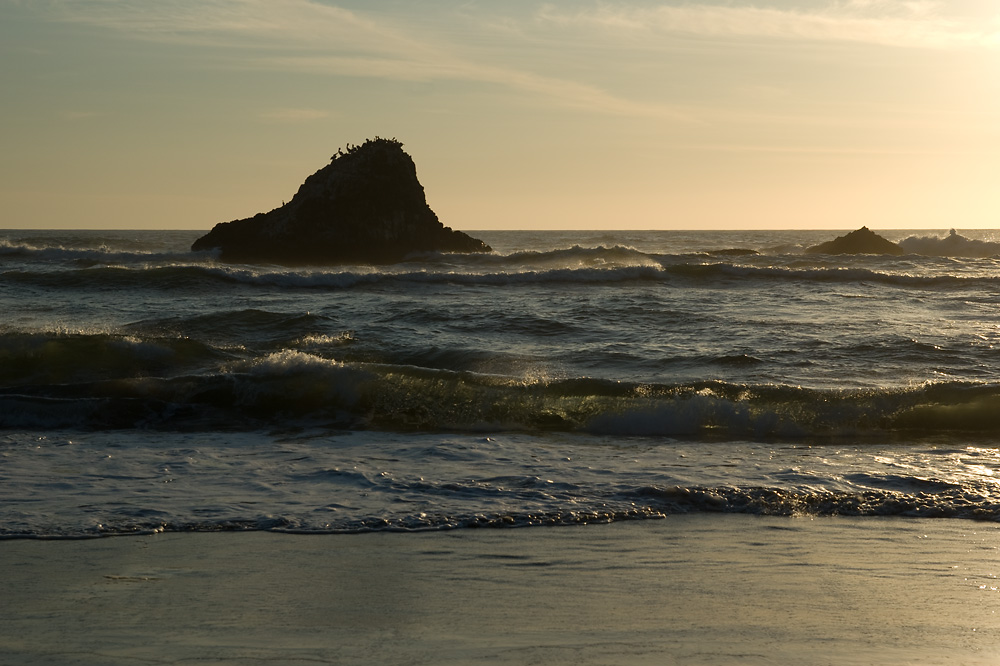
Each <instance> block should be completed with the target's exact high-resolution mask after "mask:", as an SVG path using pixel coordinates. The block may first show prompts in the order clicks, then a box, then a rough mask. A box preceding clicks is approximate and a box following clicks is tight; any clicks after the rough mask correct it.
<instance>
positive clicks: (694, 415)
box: [0, 312, 1000, 439]
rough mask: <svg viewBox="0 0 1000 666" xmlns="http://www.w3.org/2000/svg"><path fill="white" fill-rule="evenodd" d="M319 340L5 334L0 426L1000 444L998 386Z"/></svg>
mask: <svg viewBox="0 0 1000 666" xmlns="http://www.w3.org/2000/svg"><path fill="white" fill-rule="evenodd" d="M241 316H242V317H244V319H246V320H247V321H248V323H247V324H245V325H253V326H258V327H260V326H264V327H266V326H268V325H275V326H278V327H279V328H280V322H278V321H277V320H276V319H274V318H273V317H267V316H264V315H262V314H260V313H253V312H250V313H242V315H241ZM209 324H210V322H209ZM310 344H311V343H310V338H309V337H306V338H303V339H302V344H301V348H299V349H289V348H283V349H280V350H278V351H271V352H268V351H266V350H265V351H264V352H262V353H260V354H259V355H255V354H250V353H248V352H247V351H246V350H245V349H239V348H226V347H225V346H214V345H210V344H207V343H203V342H197V341H193V340H190V339H187V338H183V337H176V338H170V337H161V338H153V339H146V340H143V339H139V338H131V337H128V336H124V335H110V334H102V333H96V334H83V335H76V334H73V335H52V334H49V335H42V334H25V333H8V334H7V335H5V336H3V337H2V338H0V357H2V360H3V363H2V364H0V382H2V384H3V386H4V388H0V427H3V428H24V427H83V428H135V427H144V428H153V429H166V430H174V429H181V430H183V429H191V428H193V429H200V428H219V429H224V430H229V429H253V428H260V427H267V426H269V425H275V424H287V423H296V422H299V423H306V422H308V423H314V424H322V425H325V426H328V427H332V428H354V429H375V430H395V431H407V432H411V431H428V432H436V431H453V432H482V431H513V432H536V431H546V432H551V431H557V432H576V433H594V434H602V435H616V436H646V437H657V436H671V437H692V438H699V439H733V438H741V437H755V438H810V437H821V438H829V437H834V438H837V437H851V438H859V437H860V438H864V437H871V436H885V435H887V434H889V435H891V434H892V433H894V432H907V433H920V434H921V435H933V434H935V433H942V432H966V433H989V434H996V433H1000V424H998V422H997V421H996V418H995V414H996V413H997V410H998V409H1000V386H997V385H994V384H977V383H971V382H951V383H928V384H924V385H921V386H917V387H912V388H879V389H868V390H821V389H807V388H801V387H795V386H782V385H746V384H734V383H727V382H722V381H704V382H689V383H681V384H650V383H634V382H629V381H627V380H607V379H596V378H565V379H532V378H519V377H510V376H505V375H496V374H483V373H477V372H472V371H459V370H445V369H439V368H427V367H418V366H414V365H399V364H393V363H372V362H369V363H365V362H345V361H341V360H337V359H335V358H331V357H330V354H331V351H330V350H331V349H333V350H335V349H337V345H349V344H350V336H349V334H345V336H344V337H343V338H333V337H330V336H327V337H325V338H324V345H323V346H322V347H323V350H324V354H325V355H317V354H315V353H311V349H312V348H311V347H310ZM329 345H332V347H331V346H329ZM722 362H737V363H752V362H753V359H751V358H749V357H747V358H743V357H738V358H736V359H723V361H722Z"/></svg>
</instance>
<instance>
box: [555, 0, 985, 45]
mask: <svg viewBox="0 0 1000 666" xmlns="http://www.w3.org/2000/svg"><path fill="white" fill-rule="evenodd" d="M946 10H947V7H946V6H945V5H943V4H942V3H937V2H900V1H897V0H851V1H848V2H834V3H826V4H821V5H816V6H814V7H811V8H809V9H779V8H774V7H760V6H751V5H743V6H740V5H732V4H726V5H721V4H685V5H666V4H661V5H658V6H653V7H649V6H642V7H639V6H634V5H631V4H602V5H598V6H596V7H592V8H590V9H584V10H578V9H577V10H571V11H566V10H562V9H560V8H558V7H556V6H554V5H547V6H546V7H544V8H543V9H542V10H541V11H540V12H539V14H538V19H539V21H540V22H542V23H546V24H549V25H560V26H575V27H581V26H583V27H590V28H599V29H602V30H605V31H619V32H626V33H629V34H632V35H635V34H638V33H645V34H648V35H654V36H655V35H666V34H681V35H685V34H686V35H693V36H703V37H712V38H742V37H755V38H765V39H782V40H798V41H809V42H856V43H867V44H874V45H881V46H892V47H906V48H930V49H955V48H995V47H997V46H1000V13H993V14H990V15H987V16H968V15H957V14H949V13H948V12H947V11H946Z"/></svg>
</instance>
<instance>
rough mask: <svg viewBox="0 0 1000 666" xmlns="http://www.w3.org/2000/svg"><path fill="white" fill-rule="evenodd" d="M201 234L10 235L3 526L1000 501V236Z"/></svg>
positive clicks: (600, 515)
mask: <svg viewBox="0 0 1000 666" xmlns="http://www.w3.org/2000/svg"><path fill="white" fill-rule="evenodd" d="M200 233H201V232H192V231H183V232H180V231H159V232H156V231H142V232H111V231H99V232H98V231H91V232H79V231H0V313H2V318H0V535H7V536H87V535H99V534H116V533H132V532H148V531H157V530H215V529H233V528H241V529H242V528H250V529H275V530H294V531H333V532H340V531H358V530H372V529H418V528H421V529H439V528H451V527H461V526H480V525H482V526H506V525H515V526H521V525H534V524H565V523H587V522H606V521H613V520H625V519H642V518H655V517H661V516H663V515H667V514H670V513H676V512H680V511H722V512H749V513H766V514H776V515H790V514H797V513H815V514H821V515H824V514H851V515H857V514H862V515H868V514H878V515H916V516H942V517H959V518H978V519H984V520H996V519H997V518H998V516H1000V501H997V499H995V498H996V497H997V496H996V494H995V493H996V491H997V485H996V481H995V477H994V473H995V471H996V469H997V468H998V466H1000V448H998V441H1000V440H998V436H1000V417H998V416H997V415H998V414H1000V364H998V363H997V361H998V350H997V348H996V346H997V344H998V342H1000V308H998V304H1000V273H998V268H1000V260H998V258H997V255H1000V243H997V242H996V241H997V240H998V239H997V238H994V237H993V236H991V234H992V233H993V232H974V231H961V232H959V233H958V234H956V235H953V236H950V237H949V235H948V233H947V231H944V230H943V231H939V232H936V233H930V232H900V231H897V232H883V235H885V236H886V237H888V238H890V239H891V240H896V241H902V242H903V245H904V247H905V248H906V249H907V250H908V251H910V252H911V254H907V255H904V256H901V257H881V256H840V257H832V256H823V255H807V254H803V252H802V250H803V249H804V248H805V247H808V246H810V245H813V244H815V243H818V242H821V241H824V240H828V239H830V238H832V237H833V236H835V235H838V233H835V232H794V231H787V232H554V231H552V232H479V233H473V235H475V236H477V237H480V238H482V239H483V240H485V241H486V242H488V243H490V244H491V245H492V246H493V247H494V248H495V249H496V252H495V253H494V254H491V255H469V256H460V255H429V256H421V257H415V258H413V260H412V261H410V262H408V263H405V264H399V265H394V266H389V267H380V268H374V267H364V266H341V267H334V268H296V269H288V268H282V267H278V266H247V265H226V264H220V263H218V262H217V261H216V260H215V258H214V257H213V256H212V255H211V254H207V253H191V252H189V251H188V248H189V247H190V243H191V242H192V241H193V240H194V238H196V237H197V236H199V235H200Z"/></svg>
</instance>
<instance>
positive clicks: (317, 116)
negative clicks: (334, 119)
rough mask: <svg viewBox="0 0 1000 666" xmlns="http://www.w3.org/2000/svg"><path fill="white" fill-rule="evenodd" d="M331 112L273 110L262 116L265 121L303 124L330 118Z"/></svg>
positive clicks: (289, 109)
mask: <svg viewBox="0 0 1000 666" xmlns="http://www.w3.org/2000/svg"><path fill="white" fill-rule="evenodd" d="M329 116H330V114H329V112H327V111H322V110H320V109H291V108H288V109H271V110H270V111H264V112H262V113H261V114H260V118H261V119H263V120H270V121H275V122H283V123H301V122H309V121H312V120H322V119H323V118H328V117H329Z"/></svg>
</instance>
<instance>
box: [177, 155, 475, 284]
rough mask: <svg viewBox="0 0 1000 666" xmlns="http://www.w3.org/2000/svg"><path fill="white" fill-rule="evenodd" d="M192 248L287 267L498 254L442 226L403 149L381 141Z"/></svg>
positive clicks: (223, 226) (341, 158) (339, 157)
mask: <svg viewBox="0 0 1000 666" xmlns="http://www.w3.org/2000/svg"><path fill="white" fill-rule="evenodd" d="M191 249H192V250H195V251H198V250H213V249H218V250H219V258H220V260H222V261H229V262H244V263H276V264H285V265H303V264H340V263H365V264H386V263H394V262H398V261H402V260H403V259H405V258H406V257H407V256H408V255H411V254H414V253H420V252H491V251H492V250H491V248H490V246H489V245H487V244H486V243H484V242H482V241H480V240H477V239H475V238H472V237H471V236H468V235H466V234H464V233H462V232H461V231H455V230H453V229H451V228H450V227H446V226H444V225H443V224H441V222H440V221H439V220H438V218H437V215H435V214H434V211H432V210H431V209H430V207H429V206H428V205H427V200H426V198H425V196H424V188H423V187H422V186H421V185H420V182H419V181H418V180H417V169H416V165H414V163H413V160H412V159H411V158H410V156H409V155H408V154H406V152H404V151H403V144H402V143H400V142H399V141H396V140H395V139H382V138H380V137H376V138H374V139H369V140H367V141H365V142H364V143H363V144H361V145H360V146H350V145H348V148H347V150H346V151H343V150H338V151H337V154H336V155H334V156H333V157H332V158H331V162H330V164H328V165H326V166H325V167H323V168H322V169H320V170H319V171H317V172H316V173H314V174H313V175H311V176H309V177H308V178H306V180H305V182H304V183H302V185H301V186H300V187H299V191H298V192H296V194H295V196H294V197H292V200H291V201H289V202H288V203H286V204H284V205H282V206H281V207H280V208H275V209H274V210H272V211H270V212H268V213H258V214H257V215H255V216H253V217H251V218H247V219H243V220H234V221H232V222H222V223H219V224H217V225H215V227H214V228H213V229H212V230H211V231H210V232H208V233H207V234H206V235H204V236H202V237H201V238H199V239H198V240H196V241H195V242H194V244H193V245H192V246H191Z"/></svg>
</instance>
